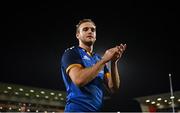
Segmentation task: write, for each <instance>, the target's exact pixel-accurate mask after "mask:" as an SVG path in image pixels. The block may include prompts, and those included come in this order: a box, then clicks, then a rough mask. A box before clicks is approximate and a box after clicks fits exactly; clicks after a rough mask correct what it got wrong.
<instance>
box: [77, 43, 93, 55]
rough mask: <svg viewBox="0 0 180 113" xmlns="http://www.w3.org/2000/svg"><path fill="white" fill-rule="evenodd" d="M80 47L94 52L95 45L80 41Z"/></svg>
mask: <svg viewBox="0 0 180 113" xmlns="http://www.w3.org/2000/svg"><path fill="white" fill-rule="evenodd" d="M79 47H81V48H83V49H85V50H86V51H87V52H89V53H92V52H93V45H91V46H87V45H85V44H83V43H79Z"/></svg>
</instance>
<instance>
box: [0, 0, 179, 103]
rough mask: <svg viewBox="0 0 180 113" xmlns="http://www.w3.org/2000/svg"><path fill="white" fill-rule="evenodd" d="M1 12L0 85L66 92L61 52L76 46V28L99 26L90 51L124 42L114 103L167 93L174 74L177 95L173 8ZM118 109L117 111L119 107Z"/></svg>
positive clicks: (47, 7)
mask: <svg viewBox="0 0 180 113" xmlns="http://www.w3.org/2000/svg"><path fill="white" fill-rule="evenodd" d="M2 5H3V6H4V7H3V11H2V13H1V28H2V30H1V31H2V33H1V41H0V43H1V44H0V51H1V52H0V53H1V55H0V62H1V63H0V66H1V67H0V69H1V71H0V75H1V79H0V82H4V83H15V84H20V85H26V86H33V87H39V88H47V89H53V90H65V87H64V83H63V81H62V78H61V73H60V70H59V66H60V63H59V62H60V59H61V55H62V53H63V51H64V50H65V49H66V48H68V47H71V46H73V45H77V44H78V40H77V39H76V37H75V25H76V24H77V23H78V21H79V20H80V19H83V18H91V19H92V20H93V21H94V22H95V23H96V25H97V41H96V43H95V45H94V51H95V52H97V53H99V54H100V55H103V53H104V52H105V50H106V49H109V48H111V47H113V46H116V45H118V44H120V43H126V44H127V49H126V51H125V53H124V55H123V57H122V59H121V60H120V61H119V67H120V70H121V72H120V73H121V87H120V90H119V92H118V93H117V94H115V96H113V97H112V99H111V100H112V101H111V102H112V103H113V102H115V101H117V102H123V100H124V101H125V100H126V99H127V100H131V99H132V98H135V97H141V96H148V95H153V94H159V93H168V92H169V91H170V89H169V77H168V74H169V73H171V74H172V82H173V89H174V91H179V90H180V85H179V81H180V77H179V73H180V70H179V69H178V64H179V63H180V62H179V58H180V57H179V55H178V50H179V49H180V47H179V44H178V41H177V40H178V38H179V34H178V33H177V32H178V31H177V28H178V26H177V5H176V3H171V2H165V1H163V2H160V1H159V2H157V1H151V0H150V1H139V2H135V1H130V0H128V1H119V2H111V3H109V2H105V1H104V2H102V3H96V2H93V1H87V2H85V1H84V2H77V1H76V2H74V3H73V2H67V3H65V2H62V3H52V2H46V3H17V2H16V3H4V4H2ZM118 106H120V105H119V104H118Z"/></svg>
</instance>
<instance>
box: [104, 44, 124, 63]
mask: <svg viewBox="0 0 180 113" xmlns="http://www.w3.org/2000/svg"><path fill="white" fill-rule="evenodd" d="M125 48H126V44H124V45H123V44H120V46H116V47H114V48H111V49H108V50H106V52H105V54H104V56H103V58H102V60H103V61H104V62H105V63H107V62H109V61H110V60H111V61H115V62H116V61H118V60H119V59H120V58H121V56H122V53H123V52H124V50H125Z"/></svg>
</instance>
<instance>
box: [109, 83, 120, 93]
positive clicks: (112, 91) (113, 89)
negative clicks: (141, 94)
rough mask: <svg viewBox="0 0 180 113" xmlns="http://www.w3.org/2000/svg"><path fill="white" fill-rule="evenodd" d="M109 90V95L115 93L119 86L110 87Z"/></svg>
mask: <svg viewBox="0 0 180 113" xmlns="http://www.w3.org/2000/svg"><path fill="white" fill-rule="evenodd" d="M110 90H111V93H112V94H114V93H117V92H118V91H119V85H118V86H112V87H111V88H110Z"/></svg>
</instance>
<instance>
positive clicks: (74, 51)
mask: <svg viewBox="0 0 180 113" xmlns="http://www.w3.org/2000/svg"><path fill="white" fill-rule="evenodd" d="M77 53H78V48H77V47H76V46H72V47H69V48H67V49H66V50H65V51H64V53H63V55H68V54H70V55H72V54H77Z"/></svg>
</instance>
